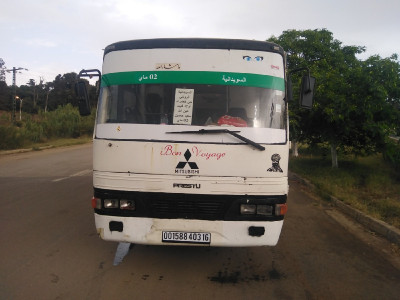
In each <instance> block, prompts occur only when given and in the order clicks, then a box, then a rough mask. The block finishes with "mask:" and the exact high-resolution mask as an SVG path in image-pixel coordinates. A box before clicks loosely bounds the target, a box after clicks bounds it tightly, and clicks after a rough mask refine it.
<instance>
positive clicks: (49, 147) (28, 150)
mask: <svg viewBox="0 0 400 300" xmlns="http://www.w3.org/2000/svg"><path fill="white" fill-rule="evenodd" d="M51 148H54V146H52V145H50V146H44V147H39V148H27V149H15V150H2V151H0V155H8V154H16V153H24V152H30V151H40V150H46V149H51Z"/></svg>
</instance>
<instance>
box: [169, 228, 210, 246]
mask: <svg viewBox="0 0 400 300" xmlns="http://www.w3.org/2000/svg"><path fill="white" fill-rule="evenodd" d="M162 241H163V242H164V243H191V244H210V243H211V233H209V232H183V231H163V232H162Z"/></svg>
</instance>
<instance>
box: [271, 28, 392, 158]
mask: <svg viewBox="0 0 400 300" xmlns="http://www.w3.org/2000/svg"><path fill="white" fill-rule="evenodd" d="M269 40H270V41H273V42H276V43H278V44H280V45H281V46H282V47H283V48H284V49H285V50H286V51H287V53H288V66H289V70H290V69H292V70H293V69H296V68H301V67H308V68H310V70H311V73H312V75H313V76H315V77H316V79H317V87H316V93H315V97H314V100H315V104H314V107H313V110H311V111H306V110H302V109H300V108H299V106H298V104H297V103H294V102H292V103H289V109H290V111H291V113H290V117H291V120H290V134H291V139H292V140H297V141H304V142H308V143H311V144H313V143H329V144H331V145H336V146H337V148H338V149H340V150H342V151H344V150H346V151H352V153H355V154H362V153H376V152H379V151H383V150H384V149H385V142H386V140H387V136H388V135H389V134H390V133H392V132H396V131H399V127H400V113H399V111H400V63H399V61H398V60H397V59H398V57H397V56H396V55H393V56H392V57H390V58H385V59H382V58H380V57H379V56H372V57H370V58H369V59H367V60H366V61H361V60H359V59H358V58H357V57H356V55H357V54H360V53H362V52H364V50H365V49H364V47H360V46H344V45H342V43H341V42H340V41H338V40H336V39H334V38H333V34H332V33H331V32H329V31H328V30H326V29H321V30H304V31H297V30H288V31H284V32H283V33H282V35H281V36H279V37H271V38H270V39H269ZM298 77H299V76H297V77H296V76H294V77H293V79H294V81H295V80H296V78H298Z"/></svg>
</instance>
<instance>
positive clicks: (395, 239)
mask: <svg viewBox="0 0 400 300" xmlns="http://www.w3.org/2000/svg"><path fill="white" fill-rule="evenodd" d="M290 176H292V177H294V178H295V179H296V180H298V181H299V182H300V183H302V184H303V185H305V186H307V187H308V188H310V189H312V190H316V189H317V187H316V186H315V185H314V184H312V183H311V182H310V181H308V180H307V179H304V178H302V177H300V176H299V175H297V174H296V173H293V172H290ZM329 198H330V200H331V202H332V204H333V205H334V206H335V207H336V208H337V209H338V210H339V211H341V212H342V213H344V214H345V215H347V216H349V217H351V218H352V219H354V220H355V221H357V222H358V223H360V224H361V225H363V226H364V227H365V228H367V229H368V230H370V231H373V232H376V233H378V234H379V235H381V236H383V237H385V238H386V239H387V240H389V241H390V242H392V243H395V244H397V245H399V246H400V229H398V228H396V227H394V226H392V225H389V224H387V223H385V222H383V221H381V220H378V219H375V218H373V217H371V216H368V215H366V214H365V213H363V212H362V211H360V210H358V209H356V208H354V207H351V206H350V205H348V204H346V203H344V202H343V201H341V200H339V199H337V198H335V197H333V196H329Z"/></svg>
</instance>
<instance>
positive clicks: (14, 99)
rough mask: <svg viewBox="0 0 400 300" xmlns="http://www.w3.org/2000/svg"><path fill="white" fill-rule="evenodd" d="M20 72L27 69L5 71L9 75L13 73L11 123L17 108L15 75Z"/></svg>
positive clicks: (14, 68)
mask: <svg viewBox="0 0 400 300" xmlns="http://www.w3.org/2000/svg"><path fill="white" fill-rule="evenodd" d="M20 70H25V71H28V69H26V68H21V67H18V68H16V67H13V68H12V69H9V70H6V72H8V73H10V72H12V73H13V89H14V93H13V99H12V101H13V103H12V108H13V111H12V115H11V121H12V122H13V123H14V122H15V110H16V108H17V83H16V74H17V71H20ZM19 73H21V72H19Z"/></svg>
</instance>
